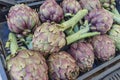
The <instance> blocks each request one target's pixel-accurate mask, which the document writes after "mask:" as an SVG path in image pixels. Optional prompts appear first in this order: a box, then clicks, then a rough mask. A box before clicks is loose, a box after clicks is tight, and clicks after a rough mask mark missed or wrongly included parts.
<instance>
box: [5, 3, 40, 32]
mask: <svg viewBox="0 0 120 80" xmlns="http://www.w3.org/2000/svg"><path fill="white" fill-rule="evenodd" d="M7 23H8V27H9V29H10V31H12V32H15V33H22V32H24V31H26V29H27V30H31V29H33V28H36V27H37V26H39V25H40V21H39V16H38V14H37V12H36V11H35V10H33V9H31V8H30V7H28V6H27V5H24V4H16V5H15V6H13V7H11V8H10V10H9V13H8V16H7Z"/></svg>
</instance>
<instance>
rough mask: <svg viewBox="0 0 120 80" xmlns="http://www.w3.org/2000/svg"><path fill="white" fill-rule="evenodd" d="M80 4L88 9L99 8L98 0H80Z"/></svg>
mask: <svg viewBox="0 0 120 80" xmlns="http://www.w3.org/2000/svg"><path fill="white" fill-rule="evenodd" d="M80 5H81V7H82V8H83V9H88V10H89V11H91V10H93V9H100V8H101V4H100V1H99V0H80Z"/></svg>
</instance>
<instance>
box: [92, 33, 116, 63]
mask: <svg viewBox="0 0 120 80" xmlns="http://www.w3.org/2000/svg"><path fill="white" fill-rule="evenodd" d="M91 43H92V45H93V48H94V51H95V56H96V57H97V58H98V59H99V60H101V61H106V60H110V59H111V58H113V57H114V56H115V44H114V42H113V40H112V39H111V38H109V36H108V35H99V36H95V37H93V38H92V40H91Z"/></svg>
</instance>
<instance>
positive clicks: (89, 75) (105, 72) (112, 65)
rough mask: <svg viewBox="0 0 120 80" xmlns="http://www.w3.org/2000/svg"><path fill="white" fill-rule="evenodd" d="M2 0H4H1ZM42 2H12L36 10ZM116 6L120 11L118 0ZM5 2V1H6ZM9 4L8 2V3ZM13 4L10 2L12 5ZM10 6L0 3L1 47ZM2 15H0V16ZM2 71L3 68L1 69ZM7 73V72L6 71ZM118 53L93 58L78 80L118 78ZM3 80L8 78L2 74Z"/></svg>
mask: <svg viewBox="0 0 120 80" xmlns="http://www.w3.org/2000/svg"><path fill="white" fill-rule="evenodd" d="M3 1H4V0H3ZM43 2H44V0H15V1H14V3H15V4H16V3H25V4H27V5H28V6H30V7H31V8H33V9H35V10H36V11H38V10H39V6H40V5H41V4H42V3H43ZM57 2H58V3H59V2H61V0H57ZM116 3H117V5H116V7H117V9H118V10H119V12H120V1H119V0H116ZM6 4H7V3H6ZM9 4H10V3H9ZM12 5H13V4H10V6H12ZM10 6H6V5H5V4H4V5H3V4H0V19H1V20H0V38H1V40H2V45H3V46H2V47H3V48H4V46H5V43H6V41H7V39H8V34H9V32H10V31H9V29H8V25H7V22H6V15H7V13H8V10H9V8H10ZM1 15H2V16H1ZM1 50H2V54H1V55H2V63H3V66H4V58H5V57H6V55H7V53H9V52H7V50H5V49H1ZM0 71H1V70H0ZM2 72H3V73H4V70H3V71H2ZM6 74H7V73H6ZM119 74H120V53H119V52H117V54H116V56H115V58H113V59H111V60H110V61H106V62H100V61H97V60H95V63H94V65H93V69H92V70H90V71H88V72H85V73H80V76H79V77H78V80H120V75H119ZM3 80H9V79H7V77H5V76H4V78H3Z"/></svg>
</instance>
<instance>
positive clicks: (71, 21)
mask: <svg viewBox="0 0 120 80" xmlns="http://www.w3.org/2000/svg"><path fill="white" fill-rule="evenodd" d="M87 14H88V10H87V9H83V10H80V11H79V12H77V14H76V15H75V16H73V17H72V18H71V19H69V20H68V21H65V22H63V23H62V24H61V26H62V27H63V29H62V31H64V30H66V29H68V28H70V27H73V26H75V25H76V24H77V23H78V21H80V20H81V19H82V18H83V17H84V16H86V15H87Z"/></svg>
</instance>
